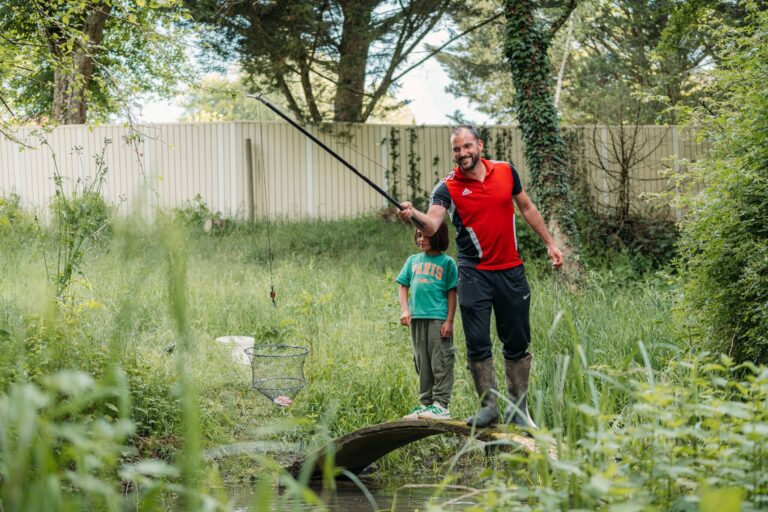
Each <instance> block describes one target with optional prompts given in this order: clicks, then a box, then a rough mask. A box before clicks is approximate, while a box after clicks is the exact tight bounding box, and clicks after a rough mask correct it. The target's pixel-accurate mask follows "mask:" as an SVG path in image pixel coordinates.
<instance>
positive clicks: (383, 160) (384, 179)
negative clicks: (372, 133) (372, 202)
mask: <svg viewBox="0 0 768 512" xmlns="http://www.w3.org/2000/svg"><path fill="white" fill-rule="evenodd" d="M379 135H380V136H381V139H380V142H379V145H380V146H381V183H382V184H383V186H382V187H381V188H383V189H384V190H386V191H389V183H387V127H386V126H384V125H382V127H381V128H379ZM388 205H389V202H388V201H387V199H386V198H382V199H381V207H382V208H386V207H387V206H388Z"/></svg>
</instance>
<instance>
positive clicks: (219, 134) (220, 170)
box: [197, 123, 226, 212]
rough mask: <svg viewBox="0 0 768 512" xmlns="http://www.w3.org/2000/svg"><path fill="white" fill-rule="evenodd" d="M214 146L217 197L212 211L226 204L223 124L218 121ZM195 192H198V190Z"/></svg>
mask: <svg viewBox="0 0 768 512" xmlns="http://www.w3.org/2000/svg"><path fill="white" fill-rule="evenodd" d="M216 139H217V141H216V148H217V152H218V157H219V158H218V163H217V165H216V169H215V171H214V172H215V173H216V175H217V176H218V178H219V179H218V182H219V197H218V205H217V206H216V207H213V205H211V206H212V208H211V209H212V210H213V211H217V210H218V211H220V212H223V211H224V205H225V204H226V199H225V197H226V196H225V195H224V190H225V187H226V182H225V180H224V124H223V123H219V124H218V125H217V126H216ZM197 192H200V191H199V190H198V191H197Z"/></svg>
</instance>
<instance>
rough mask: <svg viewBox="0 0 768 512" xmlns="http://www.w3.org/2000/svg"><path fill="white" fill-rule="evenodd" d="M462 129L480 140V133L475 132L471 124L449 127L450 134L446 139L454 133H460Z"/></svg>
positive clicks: (451, 137)
mask: <svg viewBox="0 0 768 512" xmlns="http://www.w3.org/2000/svg"><path fill="white" fill-rule="evenodd" d="M464 131H466V132H467V133H469V134H470V135H472V136H473V137H474V138H475V140H480V134H479V133H477V130H476V129H475V127H474V126H472V125H471V124H460V125H458V126H456V127H454V128H452V129H451V136H450V138H449V139H448V140H449V141H450V140H451V139H453V136H454V135H456V134H457V133H460V132H464Z"/></svg>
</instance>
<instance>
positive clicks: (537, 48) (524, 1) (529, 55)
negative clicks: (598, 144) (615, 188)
mask: <svg viewBox="0 0 768 512" xmlns="http://www.w3.org/2000/svg"><path fill="white" fill-rule="evenodd" d="M504 7H505V14H506V17H507V23H506V38H505V45H504V52H505V55H506V57H507V61H508V62H509V65H510V68H511V72H512V79H513V82H514V85H515V95H516V97H515V103H516V110H517V118H518V120H519V122H520V128H521V129H522V132H523V139H524V141H525V159H526V161H527V163H528V167H529V169H530V173H531V186H530V192H531V196H532V197H533V198H534V201H535V202H536V204H537V205H538V207H539V209H540V210H541V212H542V215H543V216H544V220H545V221H546V223H547V225H548V226H549V227H550V230H551V231H553V233H552V235H553V237H554V238H555V240H556V241H557V242H558V245H559V246H560V249H561V250H562V251H563V254H564V255H565V256H566V267H568V268H574V266H576V267H578V254H579V250H578V244H577V241H578V233H577V228H576V223H575V208H574V207H573V205H572V204H571V200H570V193H569V192H570V174H569V173H570V170H569V169H568V164H567V158H566V157H567V155H566V146H565V141H564V140H563V138H562V136H561V135H560V121H559V119H558V117H557V108H556V107H555V104H554V101H553V97H552V79H551V76H550V63H549V57H548V55H547V50H548V49H549V44H550V42H551V37H552V35H551V34H550V33H549V32H548V31H547V30H546V28H547V27H545V26H544V24H543V23H542V21H541V20H538V19H537V18H536V16H535V12H536V10H537V8H538V7H539V6H538V5H537V2H534V1H531V0H505V1H504Z"/></svg>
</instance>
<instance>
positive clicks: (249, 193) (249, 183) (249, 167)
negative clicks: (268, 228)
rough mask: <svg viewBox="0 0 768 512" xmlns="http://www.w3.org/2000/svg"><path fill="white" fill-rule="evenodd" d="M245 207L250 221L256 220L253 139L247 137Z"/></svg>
mask: <svg viewBox="0 0 768 512" xmlns="http://www.w3.org/2000/svg"><path fill="white" fill-rule="evenodd" d="M245 186H246V191H245V208H246V210H248V221H249V222H253V221H254V220H256V215H255V213H254V206H253V149H252V146H251V139H245Z"/></svg>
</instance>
